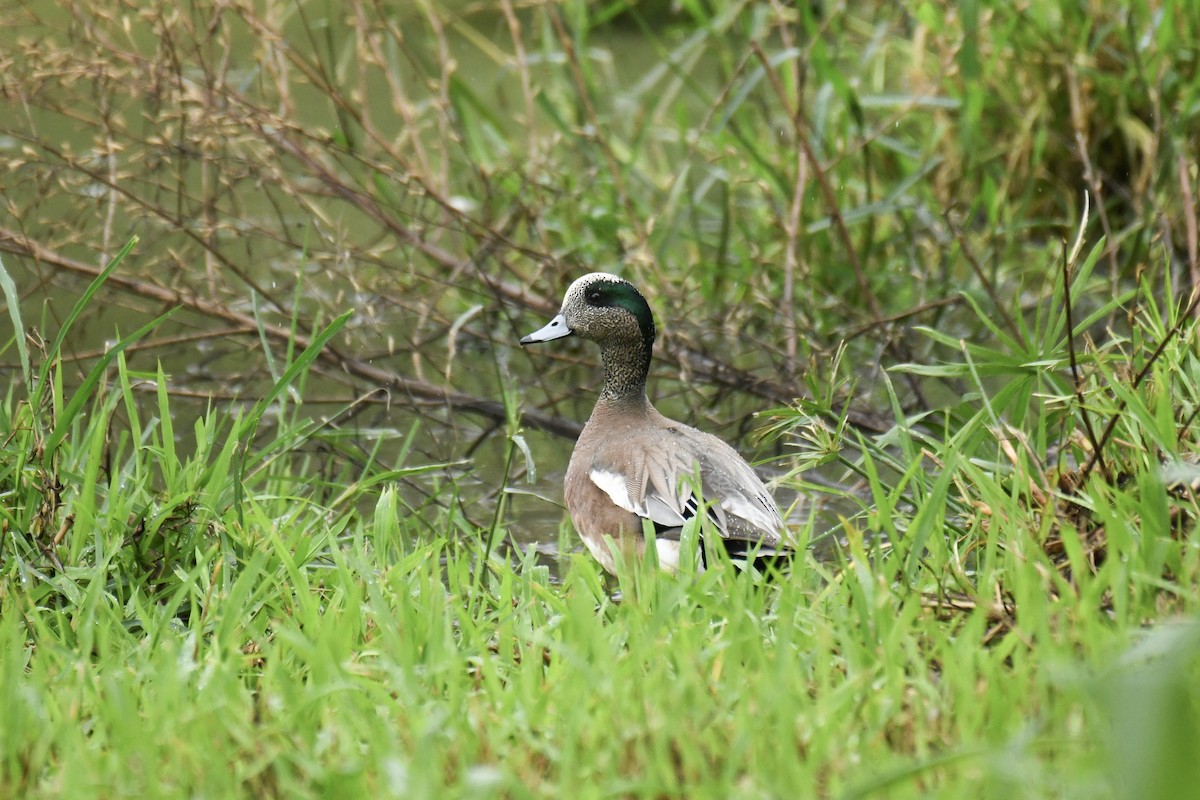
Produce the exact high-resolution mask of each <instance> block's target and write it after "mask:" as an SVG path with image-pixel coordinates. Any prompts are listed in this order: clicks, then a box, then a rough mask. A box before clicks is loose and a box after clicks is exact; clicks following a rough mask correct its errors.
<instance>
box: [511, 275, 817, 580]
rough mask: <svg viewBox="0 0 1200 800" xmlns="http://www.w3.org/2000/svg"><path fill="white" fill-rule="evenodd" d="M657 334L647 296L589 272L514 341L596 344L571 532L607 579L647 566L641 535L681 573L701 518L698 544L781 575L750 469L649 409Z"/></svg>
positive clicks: (570, 492) (773, 508)
mask: <svg viewBox="0 0 1200 800" xmlns="http://www.w3.org/2000/svg"><path fill="white" fill-rule="evenodd" d="M655 335H656V331H655V327H654V316H653V314H652V312H651V310H650V305H649V303H647V302H646V298H645V297H643V296H642V293H641V292H639V291H638V290H637V289H636V288H635V287H634V286H633V284H631V283H630V282H629V281H627V280H625V279H624V278H621V277H618V276H617V275H612V274H609V273H606V272H592V273H589V274H587V275H583V276H582V277H580V278H577V279H576V280H575V281H574V282H573V283H572V284H571V285H570V287H568V289H567V292H566V294H565V295H564V297H563V301H562V307H561V309H560V310H559V312H558V314H557V315H555V316H554V318H553V319H551V320H550V321H549V322H548V323H546V325H545V326H543V327H542V328H539V329H538V330H536V331H534V332H533V333H530V334H529V335H527V336H524V337H522V338H521V340H520V343H521V345H522V346H526V345H531V344H536V343H541V342H549V341H553V340H556V339H562V338H565V337H567V336H578V337H580V338H582V339H586V340H589V341H592V342H595V343H596V344H597V345H599V346H600V359H601V362H602V364H603V367H604V382H603V385H602V386H601V389H600V395H599V397H598V398H597V400H596V405H595V407H594V408H593V409H592V413H591V416H590V417H589V418H588V421H587V423H586V424H585V425H584V427H583V430H582V432H581V433H580V435H579V438H578V440H577V441H576V443H575V449H574V450H573V451H572V453H571V459H570V462H569V464H568V465H567V472H566V476H565V478H564V485H563V498H564V500H565V501H566V506H567V513H568V514H569V516H570V517H571V522H572V524H573V525H574V527H575V529H576V531H577V532H578V533H579V535H580V538H581V539H582V540H583V543H584V545H585V547H586V548H587V550H588V552H589V553H591V555H592V556H593V557H594V558H595V559H596V561H598V562H599V563H600V565H601V566H602V567H603V568H604V569H605V570H606V571H607V572H609V573H610V574H614V575H615V574H617V564H618V557H617V553H618V552H620V553H621V556H622V559H624V558H628V557H633V558H639V559H640V558H643V557H645V551H646V537H645V532H646V530H647V528H649V529H651V530H653V532H654V537H653V540H654V550H655V553H656V555H657V557H658V563H659V565H660V566H661V567H662V568H664V569H666V570H669V571H672V572H678V571H679V570H680V569H681V567H682V566H684V565H683V564H682V563H681V561H682V559H683V558H684V552H683V551H684V548H683V546H682V541H681V540H682V539H683V532H684V526H685V525H687V523H688V522H689V521H690V520H692V519H694V518H695V517H696V516H697V515H699V514H701V513H704V514H705V515H706V516H707V517H708V520H709V522H710V523H711V524H709V525H702V526H700V530H701V535H702V536H706V535H710V534H712V533H715V534H716V535H717V537H718V539H717V541H718V543H719V544H720V545H721V546H723V548H724V550H725V552H726V553H728V555H729V557H730V560H731V561H733V562H734V563H738V564H741V565H743V566H744V565H746V564H747V563H751V564H753V565H754V566H755V567H756V568H758V569H760V570H764V571H765V570H767V569H768V568H775V567H779V566H781V564H782V563H784V562H786V561H788V560H790V558H791V557H792V555H793V552H794V551H793V548H792V547H791V543H790V537H789V533H788V529H787V527H786V525H785V524H784V521H783V516H782V515H781V514H780V512H779V507H778V505H776V503H775V500H774V498H773V497H772V496H771V493H770V492H769V491H768V490H767V488H766V486H765V485H764V484H763V482H762V480H761V479H760V478H759V477H758V475H757V474H755V472H754V470H753V469H752V468H751V466H750V465H749V464H748V463H747V462H746V460H745V459H744V458H742V456H741V455H739V454H738V452H737V451H736V450H734V449H733V448H732V447H730V446H729V444H727V443H726V442H724V441H723V440H721V439H720V438H718V437H716V436H714V435H712V434H710V433H705V432H703V431H700V430H697V429H696V428H694V427H692V426H690V425H685V424H683V423H682V422H677V421H675V420H673V419H670V418H669V417H666V416H664V415H663V414H661V413H660V412H659V411H658V410H657V409H656V408H655V407H654V405H653V404H652V403H651V402H650V399H649V397H648V396H647V394H646V382H647V378H648V377H649V374H650V359H651V354H652V352H653V348H654V340H655ZM697 488H698V489H699V493H697V491H696V489H697ZM711 544H712V543H703V542H702V543H701V546H699V547H695V548H694V551H695V558H697V559H698V560H699V563H698V564H695V565H694V566H695V568H697V569H698V570H703V569H705V568H706V566H707V562H708V556H707V554H706V550H707V549H708V547H707V546H706V545H709V546H711ZM689 552H690V551H689ZM772 571H774V570H773V569H772Z"/></svg>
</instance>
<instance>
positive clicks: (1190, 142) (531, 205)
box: [0, 0, 1200, 472]
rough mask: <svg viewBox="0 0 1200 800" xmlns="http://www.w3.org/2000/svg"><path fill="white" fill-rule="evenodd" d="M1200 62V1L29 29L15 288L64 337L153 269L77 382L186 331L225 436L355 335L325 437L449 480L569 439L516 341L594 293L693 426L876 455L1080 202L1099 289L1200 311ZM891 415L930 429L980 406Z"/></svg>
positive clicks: (258, 6) (5, 237) (465, 8)
mask: <svg viewBox="0 0 1200 800" xmlns="http://www.w3.org/2000/svg"><path fill="white" fill-rule="evenodd" d="M1197 25H1200V18H1198V17H1197V16H1196V15H1195V14H1194V13H1192V7H1191V5H1190V4H1189V3H1188V2H1183V1H1182V0H1180V1H1179V2H1169V1H1168V2H1148V1H1147V2H1131V3H1126V4H1119V5H1118V4H1112V3H1104V2H1099V0H1092V1H1091V2H1073V1H1072V2H1068V1H1067V0H1061V1H1059V2H1050V3H1015V4H1014V3H989V2H983V1H982V0H971V1H970V2H963V3H941V2H923V3H918V4H895V3H875V2H803V3H787V2H782V1H781V0H776V1H775V2H748V1H741V2H738V1H736V0H675V1H674V2H653V3H636V2H628V1H626V0H610V1H608V2H582V1H581V0H580V1H576V2H564V3H544V2H521V0H483V1H481V2H467V1H466V0H463V1H461V2H433V1H432V0H419V1H418V2H413V3H400V4H390V5H388V4H381V3H373V2H366V0H354V1H352V2H346V3H334V2H328V1H327V0H306V1H302V2H295V1H294V0H289V1H288V2H273V1H272V0H257V1H255V2H248V1H247V2H227V3H219V4H212V3H205V2H186V1H185V2H177V3H164V2H151V3H132V2H104V3H81V2H64V3H47V2H35V1H26V0H20V1H18V2H9V3H5V4H4V5H3V7H2V8H0V43H2V46H0V60H2V63H0V67H2V69H0V75H2V78H0V81H2V83H0V97H2V98H3V102H4V104H5V108H6V113H5V114H4V115H3V116H2V118H0V160H2V161H3V165H2V168H0V175H2V178H0V180H2V184H0V186H2V202H0V250H2V251H3V252H4V253H5V254H6V256H7V257H6V259H5V261H6V264H7V265H8V266H9V269H10V270H11V271H13V272H14V274H15V275H16V276H17V277H18V282H19V285H20V287H21V290H22V295H23V298H24V302H25V303H26V304H27V308H26V309H25V318H26V319H27V320H33V321H35V322H36V327H37V330H38V331H40V333H41V335H42V336H48V335H49V334H52V332H53V331H54V330H55V328H56V325H57V324H59V322H60V321H61V319H62V316H63V314H64V313H65V309H68V308H69V307H70V304H71V302H72V298H73V297H75V296H76V295H77V294H78V292H79V291H81V289H82V287H83V286H85V285H86V281H87V280H89V278H90V274H91V273H94V272H95V271H97V270H98V269H99V268H100V267H101V266H102V265H103V263H104V262H105V261H106V259H107V258H109V257H111V256H112V255H113V254H114V253H115V251H116V250H118V249H119V248H120V247H121V245H122V244H124V242H125V241H126V240H127V239H128V237H129V236H130V235H132V234H136V235H137V236H138V237H140V243H139V244H138V246H137V249H136V251H135V252H134V253H133V254H132V255H131V257H130V258H128V259H126V261H125V263H124V264H123V266H122V269H121V271H120V273H119V274H118V275H117V276H115V277H114V279H113V280H110V282H109V284H108V286H107V289H106V295H105V297H106V302H104V303H102V304H95V305H94V306H93V307H92V308H91V309H89V316H88V319H86V320H83V321H82V323H81V327H80V330H81V331H88V332H90V337H91V338H90V339H89V338H87V337H82V338H79V339H76V340H75V341H73V342H71V343H68V347H69V352H68V353H67V355H69V356H70V357H71V358H72V359H73V366H72V367H71V368H72V369H76V370H78V374H80V375H82V374H83V373H84V372H85V371H86V369H87V365H88V364H89V363H92V361H93V360H94V359H95V358H96V357H97V356H98V354H99V352H100V351H101V349H102V348H103V345H104V342H105V341H107V340H109V339H111V338H112V337H113V336H114V330H117V329H120V330H129V329H132V328H134V327H136V326H137V325H140V324H142V323H144V322H145V321H146V320H148V319H152V318H153V317H154V316H157V314H158V313H160V312H161V310H162V309H163V307H164V306H170V305H175V304H180V303H182V304H183V305H184V306H185V307H186V308H185V311H184V313H181V314H178V315H176V316H175V318H174V319H173V320H172V322H171V323H170V324H169V325H167V326H164V327H162V328H161V329H159V330H158V331H157V332H156V334H155V335H154V336H153V337H151V338H148V339H146V340H145V341H143V342H140V343H138V344H137V345H136V346H135V347H134V348H132V349H131V351H130V354H129V358H130V362H131V364H134V365H140V367H141V368H142V369H145V370H152V369H153V364H154V362H155V360H161V361H162V363H163V364H164V365H165V369H166V371H167V373H168V377H169V385H170V390H171V391H172V392H173V393H175V394H176V395H178V396H180V397H184V398H186V397H197V398H199V399H200V402H201V403H207V402H210V401H211V400H213V399H215V400H217V401H218V402H220V401H228V400H235V399H239V398H240V399H243V400H245V399H253V398H254V397H255V396H256V393H261V392H262V391H263V387H265V386H269V385H270V383H271V376H272V375H273V374H277V373H278V371H279V367H278V366H277V364H276V361H278V360H281V359H285V358H286V354H287V350H288V348H289V347H291V346H294V345H295V344H297V343H298V344H304V343H305V341H306V338H305V337H307V336H308V335H309V334H310V333H311V332H312V331H314V330H317V329H319V328H320V327H321V326H322V325H323V324H324V323H327V322H328V321H329V320H330V319H332V318H333V317H335V316H337V315H338V314H339V313H341V312H342V311H344V310H346V309H348V308H353V309H354V310H355V314H354V316H353V318H352V319H351V321H350V322H349V324H348V325H347V326H346V327H345V328H344V329H343V330H342V332H341V334H340V335H339V336H338V338H337V339H336V340H335V341H334V342H333V343H332V344H331V346H330V347H329V348H327V350H326V352H325V354H324V356H323V358H322V360H321V361H320V362H319V372H318V375H316V376H314V378H313V379H312V381H313V382H312V383H311V384H310V391H309V392H307V393H306V400H307V401H308V402H309V403H310V404H313V405H316V404H319V403H321V402H322V401H330V402H334V403H337V404H340V406H341V407H342V408H345V406H346V404H347V403H350V402H352V401H354V400H355V399H358V400H360V401H361V402H358V403H356V404H354V405H352V406H350V411H348V412H347V411H342V412H341V418H340V424H342V425H350V424H353V425H358V426H361V427H362V429H363V430H364V431H368V430H369V431H377V430H379V429H381V428H395V429H398V430H405V429H406V428H407V426H408V425H409V424H410V423H411V420H412V419H413V415H414V414H417V415H420V417H421V418H422V419H423V420H424V421H425V423H426V424H423V425H422V426H421V430H422V434H421V444H420V447H421V448H422V449H424V450H426V451H427V452H428V453H429V454H430V455H434V456H436V457H438V458H461V457H464V456H477V457H478V458H481V459H486V458H487V453H488V452H492V453H493V457H495V452H496V448H494V447H491V445H490V444H489V442H490V440H491V438H492V437H490V436H489V434H490V433H491V432H493V431H495V430H497V429H499V428H500V427H501V425H502V423H503V420H504V418H505V413H506V412H505V405H504V394H505V392H506V391H507V390H514V389H516V390H518V392H517V394H518V395H519V399H518V400H517V401H516V402H519V404H520V405H521V407H522V408H523V409H524V411H525V413H526V417H525V422H526V424H527V425H528V426H531V427H533V428H536V429H539V430H546V431H550V432H553V433H561V434H567V435H569V434H571V433H572V432H573V431H574V430H577V428H578V425H579V423H580V421H581V420H582V419H584V418H585V416H586V414H587V411H588V408H589V406H590V403H591V398H592V395H591V393H590V392H586V391H580V387H581V386H586V385H590V384H591V383H594V380H595V378H594V375H595V373H594V369H595V361H596V357H597V354H596V353H595V352H594V351H592V350H590V349H588V348H586V347H578V346H574V347H566V348H562V349H560V350H559V351H557V352H549V351H546V352H542V351H539V352H538V353H536V354H532V355H526V354H524V353H522V352H520V350H519V348H517V347H516V346H515V342H516V339H517V338H518V336H519V335H520V334H521V333H524V332H527V331H528V330H531V329H532V328H533V327H535V326H538V325H540V324H541V322H542V321H543V320H544V319H545V317H546V316H547V315H549V314H551V313H552V312H553V311H554V310H555V309H556V307H557V304H558V302H559V298H560V296H561V292H562V290H563V289H564V288H565V286H566V285H567V284H568V283H569V282H570V281H571V280H572V279H573V277H575V276H577V275H578V274H580V273H582V272H584V271H590V270H607V271H616V272H620V273H622V274H623V275H625V276H627V277H629V278H630V279H632V280H633V281H634V282H635V283H637V284H638V285H640V286H641V287H642V288H643V289H644V290H645V291H646V294H647V295H648V296H649V297H650V299H651V303H652V305H653V306H654V308H655V309H656V313H657V315H658V319H659V325H660V330H661V332H662V333H661V339H660V341H661V345H660V347H659V350H658V360H659V363H658V366H657V367H656V374H657V375H658V376H659V378H660V379H659V381H658V382H657V383H656V385H655V387H654V389H653V392H654V395H655V398H656V400H658V401H659V402H660V403H661V404H663V405H664V406H665V407H666V410H667V411H669V412H671V413H673V414H678V415H681V416H684V417H685V418H689V419H691V420H693V421H697V422H698V423H699V424H701V425H703V426H708V427H711V428H715V429H716V430H718V431H719V432H723V433H725V434H726V435H728V436H737V435H739V434H742V433H745V432H747V431H748V430H750V429H752V428H753V427H755V426H756V425H758V424H759V423H758V422H756V421H755V420H754V419H752V418H750V417H749V416H748V414H749V412H751V411H755V410H761V409H764V408H769V407H772V406H780V405H783V404H788V403H792V402H794V401H795V400H796V399H797V398H806V399H807V400H808V401H809V402H813V403H816V404H817V406H819V409H818V411H819V412H821V413H826V414H829V415H831V416H834V417H836V416H838V414H839V413H840V410H841V409H842V408H843V407H844V406H845V405H846V403H847V402H849V403H850V405H849V412H848V413H849V414H850V417H851V420H852V421H853V422H855V423H856V424H858V425H859V426H861V427H863V428H865V429H871V428H877V429H878V428H879V427H881V424H880V423H878V422H877V420H878V412H880V411H886V406H885V403H886V395H885V394H884V393H883V390H884V387H883V385H882V383H881V380H880V379H881V376H882V375H883V373H882V372H881V368H882V367H887V366H889V365H892V364H900V363H905V362H922V363H924V362H930V361H937V360H938V358H939V351H938V348H942V347H945V346H946V345H945V344H944V343H939V341H938V340H935V339H931V338H929V337H925V336H921V335H920V334H917V333H915V332H914V331H915V329H916V328H917V327H919V326H926V327H930V328H934V329H937V330H939V331H941V332H942V333H944V334H946V335H947V336H949V337H950V338H951V339H964V340H967V341H972V342H990V341H992V340H994V338H995V333H994V331H992V330H990V329H989V328H988V327H987V326H986V325H984V324H983V322H982V321H981V316H982V318H986V317H987V316H988V315H989V314H995V317H996V319H997V320H998V321H999V322H1000V324H1001V325H1002V327H1003V328H1004V330H1006V331H1008V332H1010V333H1012V332H1015V330H1016V328H1017V321H1015V320H1013V319H1012V318H1011V316H1009V315H1008V312H1007V311H1005V310H1004V307H1005V306H1006V305H1007V304H1008V301H1009V300H1010V299H1011V298H1012V297H1018V298H1020V302H1021V307H1022V308H1024V309H1028V310H1029V311H1030V312H1031V313H1032V312H1033V310H1035V309H1037V308H1038V307H1039V306H1040V305H1042V304H1044V303H1046V302H1047V300H1048V299H1049V298H1052V297H1053V294H1052V293H1053V291H1054V287H1056V286H1058V285H1059V284H1060V283H1061V273H1060V268H1061V262H1062V260H1063V247H1064V242H1066V241H1069V240H1070V239H1072V238H1073V237H1074V231H1075V228H1076V226H1077V225H1078V224H1079V220H1080V218H1081V215H1082V206H1083V203H1084V196H1085V193H1087V194H1088V195H1089V196H1090V206H1091V214H1090V217H1089V220H1090V222H1089V226H1088V228H1087V230H1086V231H1085V237H1086V239H1087V241H1088V242H1089V243H1090V242H1095V241H1098V240H1099V237H1100V236H1101V235H1106V236H1107V237H1108V239H1107V247H1106V250H1105V252H1104V258H1103V262H1102V266H1101V267H1100V268H1099V269H1097V270H1096V272H1095V277H1094V278H1093V279H1092V280H1091V283H1090V284H1089V287H1096V288H1098V289H1099V292H1100V295H1102V296H1106V297H1107V298H1111V297H1112V296H1113V293H1114V292H1116V291H1120V290H1121V288H1122V287H1128V286H1129V285H1131V284H1132V283H1134V282H1136V281H1139V280H1142V279H1143V276H1144V275H1147V274H1149V275H1150V276H1151V277H1150V278H1148V279H1150V280H1155V281H1161V282H1163V283H1167V282H1171V283H1172V284H1173V285H1175V286H1177V287H1188V286H1191V285H1195V284H1196V283H1197V282H1200V266H1198V263H1197V253H1196V249H1197V233H1196V214H1195V208H1196V200H1195V190H1196V185H1197V180H1198V176H1197V166H1196V154H1197V151H1198V147H1200V124H1198V121H1200V90H1198V87H1200V78H1198V76H1197V58H1198V57H1200V56H1198V54H1197V51H1196V48H1195V41H1196V38H1197V37H1196V30H1195V28H1196V26H1197ZM1147 271H1149V272H1147ZM1180 294H1181V295H1184V294H1186V292H1180ZM967 299H970V300H971V301H972V302H973V303H975V304H977V305H978V306H979V307H980V308H981V309H983V314H982V315H976V314H974V313H969V312H970V310H969V308H968V307H967V304H966V302H965V301H966V300H967ZM1077 302H1079V303H1081V304H1082V305H1083V306H1084V307H1085V308H1086V307H1087V305H1088V303H1089V301H1088V299H1087V297H1086V296H1080V297H1078V298H1077ZM1097 303H1098V301H1096V303H1093V305H1095V304H1097ZM1106 323H1107V324H1109V325H1122V324H1124V322H1123V321H1122V320H1119V319H1108V320H1106ZM1097 331H1098V332H1099V333H1100V334H1102V333H1103V326H1102V325H1101V326H1098V328H1097ZM843 347H844V348H845V349H844V350H843V349H840V348H843ZM548 365H550V366H548ZM8 366H9V368H10V370H11V369H12V368H13V366H14V365H8ZM514 376H515V377H514ZM68 377H69V376H68ZM896 380H897V381H898V382H903V381H906V382H907V383H904V384H903V386H902V388H901V392H900V397H901V398H902V401H903V403H904V404H905V406H906V410H907V411H909V412H910V413H920V412H923V411H928V410H930V409H934V408H938V407H940V406H943V405H946V404H949V403H952V402H955V401H957V400H959V399H961V396H962V392H963V389H962V387H961V386H959V385H957V384H955V383H954V381H953V380H952V379H951V378H948V377H941V378H936V379H935V378H933V377H930V376H916V375H913V374H909V373H905V374H902V375H899V376H898V377H897V378H896ZM685 388H686V391H685ZM380 389H382V390H384V391H382V392H381V391H379V390H380ZM509 399H510V401H511V399H512V398H511V397H510V398H509ZM510 405H511V402H510ZM539 441H540V440H537V439H536V437H535V446H538V442H539ZM489 448H491V450H490V451H489ZM550 450H552V451H553V452H554V455H551V456H548V458H549V459H550V467H551V469H550V471H551V472H553V471H554V469H555V468H556V466H557V465H559V461H560V460H561V459H565V452H566V448H561V447H556V448H550ZM560 451H561V452H560Z"/></svg>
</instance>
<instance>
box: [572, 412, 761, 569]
mask: <svg viewBox="0 0 1200 800" xmlns="http://www.w3.org/2000/svg"><path fill="white" fill-rule="evenodd" d="M596 455H597V457H596V458H595V459H594V460H593V461H592V464H591V467H590V469H589V470H588V477H589V478H590V479H591V481H592V483H594V484H595V485H596V486H597V487H599V488H600V489H601V491H603V492H604V493H605V494H606V495H608V497H609V498H610V499H611V500H612V501H613V503H615V504H616V505H617V506H619V507H620V508H623V509H625V510H626V511H630V512H632V513H634V514H636V515H637V516H639V517H641V518H642V519H647V520H649V521H650V522H652V523H653V524H654V526H655V528H656V529H657V530H658V531H659V532H660V533H661V534H662V535H664V536H666V537H668V538H677V537H678V530H679V529H680V528H682V527H683V525H684V524H685V523H686V522H687V521H688V520H690V519H692V518H693V517H695V516H696V515H697V514H699V513H700V510H701V509H702V508H703V509H705V511H706V513H707V514H708V516H709V518H710V520H711V521H712V523H713V524H714V526H715V527H716V529H717V531H718V532H719V533H720V534H721V537H722V538H723V539H726V540H730V541H731V542H732V541H735V540H736V541H740V542H745V543H747V544H754V545H758V544H761V545H762V546H764V547H768V548H769V547H774V546H776V545H780V544H781V543H782V542H783V538H784V532H785V527H784V524H783V518H782V517H781V516H780V514H779V509H778V507H777V506H776V505H775V501H774V500H773V499H772V498H771V495H770V493H769V492H768V491H767V489H766V487H765V486H764V485H763V483H762V481H761V480H759V478H758V476H757V475H755V474H754V470H753V469H751V468H750V465H749V464H747V463H746V462H745V460H743V459H742V457H741V456H739V455H738V454H737V453H736V452H735V451H734V450H733V448H731V447H730V446H729V445H727V444H725V442H723V441H721V440H720V439H718V438H716V437H715V436H710V435H709V434H705V433H701V432H700V431H697V430H695V429H694V428H686V427H685V426H679V427H678V428H668V429H666V430H665V431H664V433H663V438H662V439H661V440H659V439H657V438H656V439H654V440H651V441H648V442H645V443H637V442H631V443H628V444H627V445H623V446H622V447H620V448H619V449H617V450H615V451H614V452H611V453H609V454H607V455H609V456H611V457H609V458H605V457H604V456H605V455H606V454H604V453H597V454H596ZM697 488H699V492H697V491H696V489H697Z"/></svg>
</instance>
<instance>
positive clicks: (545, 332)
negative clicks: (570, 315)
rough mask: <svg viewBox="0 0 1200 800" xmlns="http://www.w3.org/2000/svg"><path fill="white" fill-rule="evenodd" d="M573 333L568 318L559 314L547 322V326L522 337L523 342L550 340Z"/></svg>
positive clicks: (531, 342)
mask: <svg viewBox="0 0 1200 800" xmlns="http://www.w3.org/2000/svg"><path fill="white" fill-rule="evenodd" d="M572 333H574V331H573V330H571V328H570V326H568V325H567V320H566V318H564V317H563V315H562V314H558V315H557V316H555V317H554V319H552V320H550V321H549V322H547V323H546V325H545V327H542V328H538V329H537V330H536V331H534V332H533V333H531V334H529V335H528V336H525V337H522V339H521V344H533V343H534V342H548V341H550V340H551V339H561V338H563V337H564V336H570V335H571V334H572Z"/></svg>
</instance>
